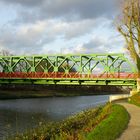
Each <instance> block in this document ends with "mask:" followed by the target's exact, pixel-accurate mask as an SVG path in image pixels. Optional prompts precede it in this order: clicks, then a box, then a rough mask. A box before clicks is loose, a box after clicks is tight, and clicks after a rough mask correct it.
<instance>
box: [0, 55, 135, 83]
mask: <svg viewBox="0 0 140 140" xmlns="http://www.w3.org/2000/svg"><path fill="white" fill-rule="evenodd" d="M124 64H125V68H126V67H127V66H129V68H128V69H127V70H126V69H124V68H123V67H122V66H123V65H124ZM0 71H1V72H0V83H20V82H21V83H35V84H43V83H44V84H83V85H88V84H89V85H90V84H94V85H96V84H103V85H104V84H108V85H109V84H112V85H115V84H118V85H119V84H122V85H123V84H124V85H125V84H126V85H128V84H129V83H130V85H132V84H135V83H136V77H135V76H134V75H133V77H132V75H131V74H135V73H136V68H135V67H134V66H133V65H132V64H131V63H130V62H129V60H128V59H127V58H126V57H125V56H124V54H85V55H84V54H83V55H40V56H0ZM122 73H127V76H126V77H122ZM97 75H98V76H97ZM130 75H131V76H130ZM112 78H113V79H112ZM115 81H116V82H115ZM119 82H120V83H119Z"/></svg>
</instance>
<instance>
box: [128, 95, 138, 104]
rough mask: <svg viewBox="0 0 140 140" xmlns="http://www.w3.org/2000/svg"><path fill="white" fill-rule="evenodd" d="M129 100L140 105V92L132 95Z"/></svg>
mask: <svg viewBox="0 0 140 140" xmlns="http://www.w3.org/2000/svg"><path fill="white" fill-rule="evenodd" d="M128 102H129V103H131V104H134V105H137V106H139V107H140V93H138V94H135V95H133V96H132V97H130V98H129V101H128Z"/></svg>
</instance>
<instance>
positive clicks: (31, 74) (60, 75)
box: [0, 72, 138, 79]
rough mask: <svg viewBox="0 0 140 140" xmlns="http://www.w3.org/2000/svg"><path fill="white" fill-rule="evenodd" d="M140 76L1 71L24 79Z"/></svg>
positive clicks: (130, 75) (0, 75) (132, 76)
mask: <svg viewBox="0 0 140 140" xmlns="http://www.w3.org/2000/svg"><path fill="white" fill-rule="evenodd" d="M137 77H138V74H137V73H113V74H112V73H104V74H80V73H77V72H70V73H68V74H66V73H63V72H48V73H44V72H28V73H25V72H11V73H6V72H0V78H1V79H4V78H10V79H12V78H13V79H14V78H22V79H27V78H30V79H32V78H33V79H40V78H91V79H93V78H98V79H102V78H103V79H107V78H116V79H117V78H119V79H136V78H137Z"/></svg>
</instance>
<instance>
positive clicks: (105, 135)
mask: <svg viewBox="0 0 140 140" xmlns="http://www.w3.org/2000/svg"><path fill="white" fill-rule="evenodd" d="M128 122H129V114H128V112H127V111H126V110H125V108H124V107H122V106H120V105H113V106H112V113H111V115H110V116H109V117H108V118H107V119H105V120H103V121H102V122H101V123H100V124H99V125H98V126H97V127H96V128H95V129H94V130H93V131H92V132H91V133H89V134H88V135H87V140H115V139H116V138H117V137H119V135H120V134H121V133H122V131H123V130H124V129H125V128H126V127H127V124H128Z"/></svg>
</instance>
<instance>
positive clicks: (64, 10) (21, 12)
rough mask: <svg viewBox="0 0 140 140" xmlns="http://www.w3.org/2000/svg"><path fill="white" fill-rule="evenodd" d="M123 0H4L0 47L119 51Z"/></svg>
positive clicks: (0, 1) (19, 52) (11, 49)
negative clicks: (120, 0) (119, 4)
mask: <svg viewBox="0 0 140 140" xmlns="http://www.w3.org/2000/svg"><path fill="white" fill-rule="evenodd" d="M118 2H119V0H107V1H104V0H0V9H1V12H0V31H1V34H0V49H1V50H2V49H4V50H8V51H9V52H11V53H12V54H15V55H23V54H24V55H28V54H50V53H51V54H52V53H59V54H60V53H63V54H67V53H69V54H71V53H119V52H124V51H125V49H124V45H125V44H124V40H123V38H122V36H121V35H120V34H119V33H118V32H117V30H116V27H115V24H114V22H115V18H116V17H117V15H118V14H119V8H118Z"/></svg>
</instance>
